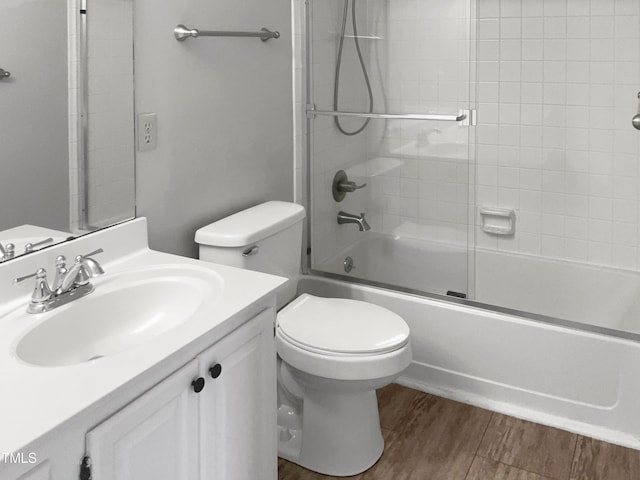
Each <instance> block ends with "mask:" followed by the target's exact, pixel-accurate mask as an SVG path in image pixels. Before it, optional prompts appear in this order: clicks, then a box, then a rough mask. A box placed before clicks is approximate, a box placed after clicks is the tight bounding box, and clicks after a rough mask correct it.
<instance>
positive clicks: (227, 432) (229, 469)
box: [198, 309, 277, 480]
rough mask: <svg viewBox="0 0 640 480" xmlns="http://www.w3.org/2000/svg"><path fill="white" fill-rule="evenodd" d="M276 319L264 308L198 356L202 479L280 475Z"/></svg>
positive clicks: (240, 479)
mask: <svg viewBox="0 0 640 480" xmlns="http://www.w3.org/2000/svg"><path fill="white" fill-rule="evenodd" d="M274 319H275V313H274V311H273V310H272V309H268V310H265V311H263V312H262V313H260V314H259V315H258V316H257V317H255V318H254V319H252V320H251V321H249V322H248V323H246V324H245V325H243V326H242V327H240V328H238V329H237V330H235V331H234V332H232V333H231V334H229V335H228V336H226V337H225V338H223V339H222V340H221V341H220V342H218V343H217V344H215V345H214V346H213V347H211V348H210V349H209V350H207V351H205V352H203V353H202V354H201V355H199V356H198V360H199V363H200V375H202V376H205V375H206V379H207V386H206V387H205V389H204V391H203V392H202V395H201V396H200V399H199V400H200V415H201V432H200V438H201V450H200V456H201V465H202V471H201V478H202V479H203V480H258V479H260V480H271V479H273V480H275V478H276V476H277V444H276V378H275V366H276V354H275V346H274V339H273V325H274V323H273V322H274ZM212 368H213V370H211V369H212ZM212 372H213V374H212ZM214 376H216V378H213V377H214Z"/></svg>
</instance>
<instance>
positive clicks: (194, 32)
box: [173, 25, 280, 42]
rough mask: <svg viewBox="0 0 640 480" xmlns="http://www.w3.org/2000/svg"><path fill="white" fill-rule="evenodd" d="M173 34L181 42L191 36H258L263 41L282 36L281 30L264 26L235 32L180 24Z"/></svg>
mask: <svg viewBox="0 0 640 480" xmlns="http://www.w3.org/2000/svg"><path fill="white" fill-rule="evenodd" d="M173 35H174V36H175V37H176V40H178V41H179V42H184V41H185V40H186V39H187V38H189V37H192V38H197V37H257V38H259V39H260V40H262V41H263V42H266V41H267V40H270V39H272V38H280V32H272V31H271V30H268V29H266V28H262V29H261V30H260V31H259V32H235V31H224V30H198V29H197V28H189V27H185V26H184V25H178V26H177V27H176V28H174V29H173Z"/></svg>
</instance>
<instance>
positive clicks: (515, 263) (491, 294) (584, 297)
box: [475, 249, 640, 334]
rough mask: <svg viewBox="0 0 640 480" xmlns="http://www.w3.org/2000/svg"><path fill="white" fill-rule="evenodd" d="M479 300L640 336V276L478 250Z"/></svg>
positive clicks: (617, 270) (576, 264)
mask: <svg viewBox="0 0 640 480" xmlns="http://www.w3.org/2000/svg"><path fill="white" fill-rule="evenodd" d="M475 270H476V282H475V288H476V290H475V298H476V300H478V301H480V302H482V303H486V304H490V305H500V306H502V307H507V308H512V309H516V310H521V311H524V312H532V313H537V314H540V315H546V316H549V317H555V318H561V319H565V320H569V321H572V322H579V323H584V324H588V325H593V326H596V327H602V328H607V329H613V330H621V331H625V332H631V333H635V334H640V275H639V274H638V273H637V272H633V271H629V270H621V269H615V268H609V267H599V266H590V265H585V264H581V263H577V262H569V261H563V260H554V259H545V258H541V257H536V256H532V255H522V254H509V253H504V252H497V251H492V250H482V249H478V251H477V252H476V269H475Z"/></svg>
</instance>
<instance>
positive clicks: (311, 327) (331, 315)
mask: <svg viewBox="0 0 640 480" xmlns="http://www.w3.org/2000/svg"><path fill="white" fill-rule="evenodd" d="M278 333H279V334H280V336H281V338H282V339H283V340H286V341H288V342H290V343H292V344H293V345H295V346H296V347H298V348H301V349H304V350H307V351H309V352H313V353H317V354H320V355H329V356H348V357H353V356H362V355H365V356H372V355H382V354H385V353H390V352H393V351H395V350H398V349H400V348H402V347H403V346H405V345H406V344H407V342H408V341H409V327H408V325H407V324H406V323H405V321H404V320H403V319H402V318H401V317H400V316H399V315H397V314H395V313H393V312H391V311H390V310H387V309H386V308H383V307H380V306H378V305H374V304H371V303H368V302H362V301H358V300H351V299H344V298H323V297H316V296H314V295H309V294H307V293H305V294H302V295H300V296H299V297H298V298H297V299H295V300H294V301H293V302H291V303H290V304H289V305H287V306H286V307H285V308H284V309H282V310H281V311H280V312H279V313H278Z"/></svg>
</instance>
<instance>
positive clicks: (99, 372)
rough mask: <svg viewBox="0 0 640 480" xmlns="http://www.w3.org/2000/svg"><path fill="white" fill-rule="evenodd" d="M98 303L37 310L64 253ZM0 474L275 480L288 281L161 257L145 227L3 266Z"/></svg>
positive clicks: (113, 230)
mask: <svg viewBox="0 0 640 480" xmlns="http://www.w3.org/2000/svg"><path fill="white" fill-rule="evenodd" d="M98 249H102V250H103V252H102V253H100V254H98V255H95V257H94V258H95V259H96V261H98V262H99V263H100V265H101V267H102V268H103V269H104V272H105V273H104V275H101V276H99V277H96V278H92V279H91V283H92V285H93V286H94V288H95V291H93V292H92V293H91V294H89V295H86V296H85V297H82V298H79V299H76V300H73V301H71V302H69V303H66V304H65V305H62V306H60V307H58V308H55V309H53V310H51V311H48V312H45V313H37V314H29V313H27V312H26V309H27V305H28V304H29V302H30V298H31V295H32V290H33V282H34V280H33V279H30V280H26V281H23V282H22V283H20V284H19V285H17V286H13V287H12V286H11V282H12V279H14V278H18V277H22V276H25V275H28V274H30V273H33V272H35V271H36V270H37V269H39V268H42V267H44V268H46V269H48V270H49V269H51V271H53V267H54V265H55V261H56V257H58V256H59V255H65V256H66V257H67V258H73V257H75V256H76V255H78V254H84V253H88V252H93V251H95V250H98ZM0 282H3V284H4V285H5V286H4V287H3V288H1V289H0V331H2V336H1V338H0V391H1V392H2V394H1V396H0V411H1V412H2V416H1V417H0V452H1V453H0V455H2V457H1V458H0V479H2V480H5V479H21V480H23V479H29V480H58V479H60V480H63V479H64V480H69V479H81V480H89V479H93V480H107V479H109V480H111V479H113V480H116V479H117V480H128V479H131V480H133V479H136V480H141V479H150V480H151V479H153V480H164V479H166V480H176V479H180V480H189V479H194V480H195V479H221V480H222V479H229V480H230V479H238V480H241V479H246V480H254V479H255V480H275V479H276V476H277V452H276V427H275V423H276V354H275V347H274V322H275V305H276V304H275V292H276V291H277V289H278V288H279V287H280V286H281V285H283V283H284V282H285V279H283V278H280V277H275V276H271V275H266V274H261V273H258V272H253V271H249V270H240V269H235V268H230V267H225V266H221V265H215V264H211V263H204V262H199V261H197V260H192V259H188V258H183V257H178V256H174V255H169V254H164V253H160V252H156V251H152V250H150V249H149V248H148V242H147V225H146V220H145V219H144V218H138V219H135V220H132V221H129V222H125V223H122V224H119V225H116V226H112V227H110V228H107V229H105V230H101V231H99V232H95V233H93V234H92V235H87V236H84V237H81V238H78V239H75V240H72V241H68V242H65V243H62V244H60V245H56V246H53V247H49V248H46V249H43V250H41V251H37V252H34V253H31V254H29V255H25V256H22V257H19V258H16V259H13V260H12V261H11V262H6V263H2V264H0Z"/></svg>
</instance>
